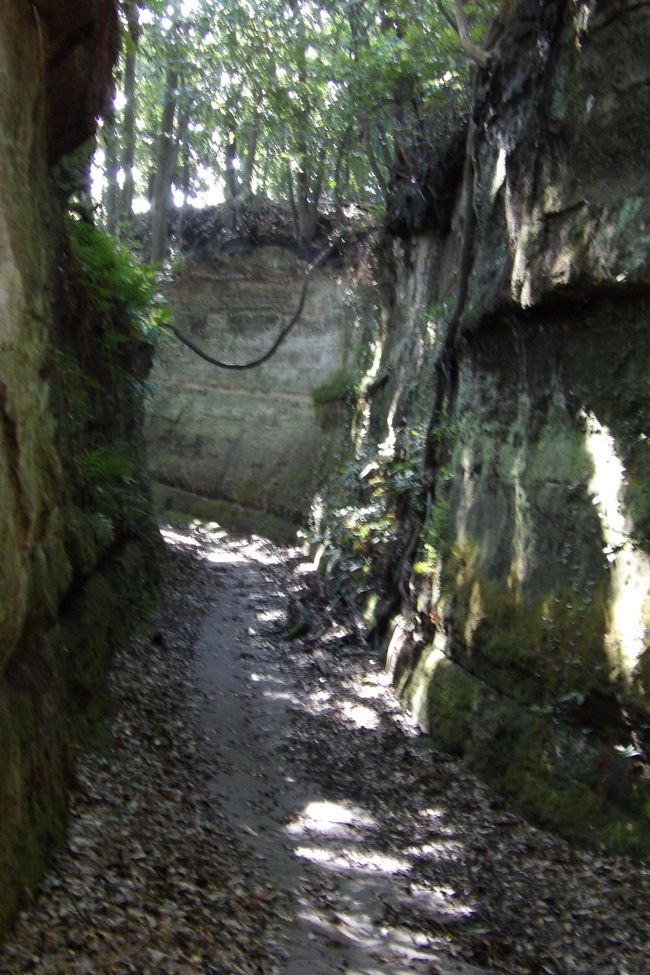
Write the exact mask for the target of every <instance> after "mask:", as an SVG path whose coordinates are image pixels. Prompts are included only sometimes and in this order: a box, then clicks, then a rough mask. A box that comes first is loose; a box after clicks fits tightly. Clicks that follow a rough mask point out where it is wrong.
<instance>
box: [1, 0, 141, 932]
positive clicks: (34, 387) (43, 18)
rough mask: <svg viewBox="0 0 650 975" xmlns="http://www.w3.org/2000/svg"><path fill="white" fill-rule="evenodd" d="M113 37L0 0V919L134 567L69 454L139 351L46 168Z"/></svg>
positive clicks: (93, 105)
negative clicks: (94, 286)
mask: <svg viewBox="0 0 650 975" xmlns="http://www.w3.org/2000/svg"><path fill="white" fill-rule="evenodd" d="M116 36H117V16H116V10H115V7H114V4H113V3H110V2H103V3H97V4H91V5H89V4H86V3H81V2H73V0H70V2H64V0H59V2H54V0H52V2H46V0H37V2H35V3H25V2H22V0H7V2H6V3H5V5H4V7H3V12H2V17H1V18H0V73H1V75H2V79H1V80H2V91H3V97H2V99H1V100H0V540H1V544H2V560H1V563H0V755H1V756H2V761H1V762H0V876H2V885H1V886H0V929H1V928H2V927H3V925H4V924H5V923H6V921H7V919H8V917H9V916H10V913H11V911H12V909H13V907H14V905H15V903H16V901H17V899H18V898H19V897H20V896H21V893H22V891H23V889H24V888H25V887H29V886H30V885H32V884H33V883H34V882H35V881H36V879H37V878H38V876H39V874H40V871H41V869H42V866H43V860H44V857H45V855H46V853H47V850H48V849H49V848H50V847H51V846H52V844H53V843H55V842H56V841H57V840H58V839H59V837H60V835H61V832H62V827H63V821H64V814H65V805H66V788H67V785H68V783H69V780H70V775H71V752H72V742H73V740H74V739H75V734H76V732H77V731H78V730H79V729H80V728H82V729H85V728H87V724H86V723H85V721H86V719H87V718H88V717H89V715H90V714H91V713H92V709H93V707H95V706H96V701H97V696H96V695H97V692H98V691H99V689H100V688H101V687H102V682H103V676H104V671H105V668H106V664H107V660H108V657H109V654H110V648H111V646H112V644H113V642H114V640H115V639H117V637H118V636H119V630H120V629H123V626H122V625H121V623H120V625H116V620H118V619H119V620H121V621H123V622H124V623H125V624H126V622H127V620H129V619H130V607H131V606H133V605H134V604H135V603H136V602H137V599H136V598H132V597H130V596H129V593H137V592H138V591H140V592H141V593H144V592H145V591H146V589H147V585H148V583H149V580H148V570H147V568H146V565H145V560H146V555H145V552H146V550H147V548H150V541H149V540H150V538H151V537H152V535H151V529H150V525H149V523H148V522H147V521H146V518H143V519H142V521H141V524H140V525H139V526H137V525H136V524H135V521H137V520H138V519H135V518H134V523H133V524H132V525H131V526H128V525H127V524H126V521H125V520H120V518H118V517H116V519H115V523H114V524H113V523H111V526H110V528H109V526H108V522H107V515H106V513H105V512H104V513H102V512H101V511H100V510H99V509H98V505H97V492H96V490H95V488H96V487H97V484H96V483H93V481H92V477H90V475H89V471H88V469H87V468H86V467H85V465H86V462H87V460H88V458H89V456H91V451H95V452H98V451H100V450H101V449H105V450H108V447H106V446H105V445H107V444H108V445H110V444H112V443H113V442H114V441H116V440H120V441H123V442H124V443H129V442H133V441H134V440H137V426H138V422H139V421H138V416H139V412H138V411H139V408H138V404H137V396H136V395H134V388H135V387H134V382H135V379H136V376H135V374H136V373H138V372H139V371H141V369H142V367H143V356H144V358H145V359H146V353H145V352H144V350H143V349H142V347H141V345H140V343H139V341H138V339H137V337H136V336H135V335H133V334H132V332H131V329H130V326H129V324H128V321H127V320H126V319H125V318H124V317H123V316H122V317H120V315H119V313H118V312H117V311H116V316H117V317H116V318H115V320H114V321H112V322H110V323H109V321H108V318H107V315H106V312H105V310H104V311H101V310H99V309H97V308H96V307H94V306H93V304H92V295H90V294H89V293H88V292H87V290H86V288H85V286H84V282H83V273H82V269H81V268H80V267H79V266H78V265H75V263H74V262H73V261H72V260H71V256H70V252H69V247H68V243H67V239H66V235H65V232H64V222H63V216H62V206H61V201H60V199H59V198H58V195H57V192H56V190H55V187H54V184H53V183H52V181H51V179H50V175H49V164H50V163H51V162H54V161H56V160H57V159H58V158H59V157H60V156H61V153H62V152H64V151H67V150H69V149H71V148H73V147H74V146H76V145H78V144H79V143H80V142H81V141H83V140H84V139H85V138H87V137H88V135H90V134H91V133H92V132H93V131H94V126H95V117H96V114H97V113H98V111H99V110H100V109H101V107H102V101H103V98H104V97H105V95H106V92H107V89H108V86H109V83H110V69H111V66H112V62H113V58H114V55H115V41H116ZM110 330H114V331H116V332H119V333H120V334H121V335H122V338H123V339H124V341H123V342H122V343H121V348H122V349H123V352H121V353H120V357H119V358H120V361H119V362H118V360H117V358H112V359H111V361H110V362H109V361H108V359H107V358H106V357H105V356H103V355H102V349H101V346H102V341H103V337H105V335H106V334H107V333H108V331H110ZM127 347H128V351H127ZM136 359H137V360H139V362H140V365H138V366H136V365H135V361H136ZM97 456H99V455H98V454H97V453H96V454H95V457H97ZM102 533H103V534H102Z"/></svg>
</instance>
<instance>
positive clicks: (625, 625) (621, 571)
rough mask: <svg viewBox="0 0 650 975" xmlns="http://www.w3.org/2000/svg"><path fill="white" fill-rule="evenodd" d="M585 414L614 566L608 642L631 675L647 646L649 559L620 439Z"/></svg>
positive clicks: (594, 483)
mask: <svg viewBox="0 0 650 975" xmlns="http://www.w3.org/2000/svg"><path fill="white" fill-rule="evenodd" d="M581 418H582V420H583V422H584V425H585V444H586V447H587V450H588V452H589V455H590V457H591V459H592V461H593V467H594V472H593V476H592V478H591V481H590V483H589V489H590V491H591V492H592V494H593V500H592V503H593V505H594V508H595V510H596V512H597V514H598V518H599V520H600V525H601V530H602V536H603V541H604V545H603V555H604V556H605V558H606V559H607V561H608V563H609V564H610V566H611V627H610V632H609V633H608V634H607V637H606V644H607V649H608V651H609V653H610V656H611V657H612V659H613V661H616V660H617V658H618V657H619V655H620V656H622V658H623V661H624V663H625V667H626V670H627V671H628V673H629V672H631V671H632V670H633V669H634V667H635V666H636V664H637V662H638V660H639V658H640V656H641V654H642V653H643V652H644V650H645V648H646V644H647V640H646V620H645V615H644V613H645V607H646V606H647V604H648V599H649V598H650V591H649V588H648V582H647V580H648V578H650V557H648V555H646V553H645V552H643V551H641V549H640V548H639V546H638V545H637V544H636V542H635V540H634V538H633V537H632V525H631V523H630V521H629V519H628V518H627V517H626V515H625V506H624V491H625V488H626V485H627V472H626V470H625V465H624V463H623V461H622V459H621V458H620V457H619V455H618V453H617V449H616V440H615V438H614V436H613V435H612V433H611V431H610V430H609V428H608V427H606V426H605V425H604V424H601V423H600V421H599V420H598V418H597V417H596V416H595V414H594V413H592V412H590V411H586V410H583V411H582V412H581Z"/></svg>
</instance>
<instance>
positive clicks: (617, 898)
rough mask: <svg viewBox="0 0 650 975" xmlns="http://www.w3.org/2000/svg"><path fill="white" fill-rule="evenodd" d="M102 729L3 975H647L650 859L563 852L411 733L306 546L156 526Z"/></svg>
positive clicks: (0, 961)
mask: <svg viewBox="0 0 650 975" xmlns="http://www.w3.org/2000/svg"><path fill="white" fill-rule="evenodd" d="M164 534H165V536H166V539H167V542H168V544H169V547H170V560H169V580H168V585H167V592H166V597H165V606H164V609H163V610H162V612H161V614H160V615H159V617H158V619H157V621H156V629H155V631H152V632H151V633H150V634H149V635H148V637H147V638H146V639H145V638H144V637H140V638H138V639H136V640H134V641H133V642H132V644H131V645H130V646H129V647H128V648H126V650H125V651H124V652H123V653H122V654H120V655H119V657H118V659H117V661H116V665H115V669H114V675H113V695H114V697H115V701H116V713H115V716H114V718H113V721H112V723H111V734H110V738H109V740H108V742H107V743H106V744H105V746H104V747H103V748H102V749H100V750H99V751H98V752H97V753H95V754H91V755H89V756H87V757H86V758H85V759H84V760H83V762H82V763H81V765H80V770H79V782H78V790H77V792H76V794H75V797H74V800H73V808H72V816H71V822H70V830H69V841H68V847H67V849H66V850H65V851H63V852H62V853H61V854H60V855H59V856H58V857H57V858H56V861H55V863H54V866H53V869H52V870H51V872H50V874H49V876H48V878H47V879H46V881H45V883H44V884H43V887H42V890H41V891H40V892H39V894H38V896H37V897H36V899H35V901H34V902H33V903H32V904H31V905H30V906H28V907H27V908H26V910H25V911H24V913H23V915H22V916H21V918H20V919H19V921H18V923H17V925H16V929H15V931H14V932H13V934H12V936H11V937H10V939H9V940H8V941H7V943H6V945H5V948H4V950H3V951H2V952H1V953H0V975H19V973H23V972H34V973H37V975H75V973H85V975H103V973H106V975H127V973H138V975H159V973H160V975H167V973H169V975H192V973H197V975H198V973H205V975H230V973H234V975H238V973H257V975H276V973H277V975H325V973H328V975H329V973H332V975H334V973H337V972H341V973H350V975H407V973H410V972H413V973H418V972H422V973H427V975H486V973H492V972H494V973H504V975H505V973H508V975H519V973H521V975H538V973H539V975H544V973H550V975H574V973H580V975H650V962H649V961H648V959H649V958H650V909H649V907H648V905H649V904H650V898H649V896H648V895H649V894H650V871H649V870H648V868H644V867H642V866H640V865H638V864H634V863H632V862H631V861H629V860H627V859H625V858H613V857H606V856H602V855H597V854H594V853H588V852H580V851H576V850H572V849H571V848H570V847H568V846H567V844H565V843H564V842H562V841H561V840H558V839H557V838H555V837H552V836H549V835H548V834H545V833H543V832H541V831H539V830H535V829H533V828H532V827H530V826H529V825H528V824H526V823H524V822H523V821H521V820H520V819H519V818H517V817H516V816H514V815H512V814H511V813H509V812H508V811H506V810H505V809H504V808H503V805H502V803H501V801H500V800H499V798H498V797H496V796H495V795H493V794H492V793H491V792H490V790H488V789H487V788H485V787H483V786H482V785H480V784H479V783H477V782H476V781H475V780H473V779H472V778H471V777H469V776H467V775H466V774H465V773H464V772H463V771H462V769H460V768H459V767H457V766H456V765H455V763H454V762H452V761H451V760H449V759H448V758H447V757H446V756H444V755H441V754H440V753H437V752H436V751H435V750H434V749H433V748H432V746H431V742H429V741H428V740H427V739H425V738H423V737H422V736H420V735H418V734H417V732H416V731H415V729H413V728H412V727H410V725H409V723H408V721H407V720H406V718H405V717H404V715H403V714H402V712H401V711H400V709H399V707H398V705H397V703H396V701H395V699H394V697H393V695H392V693H391V691H390V689H389V688H388V687H387V686H386V680H385V678H384V676H383V674H382V671H381V668H380V667H379V664H378V662H377V661H375V660H373V659H372V657H371V656H369V654H368V652H367V649H366V648H365V646H364V645H363V644H361V643H360V642H359V641H357V640H355V639H353V638H351V636H350V634H349V633H346V632H345V631H344V630H343V629H341V628H338V627H337V626H336V625H335V624H332V625H331V626H330V627H329V628H328V629H327V631H326V632H324V633H323V634H322V639H321V640H320V641H319V642H318V643H315V642H314V641H313V640H310V639H305V640H302V641H301V640H296V641H293V642H291V643H288V642H286V641H285V640H284V639H283V637H282V634H283V632H284V631H285V629H286V606H287V598H288V597H289V596H290V595H291V594H292V592H295V591H296V590H298V589H299V587H300V585H301V579H302V578H304V573H305V572H306V571H307V567H306V566H305V565H304V563H303V562H302V560H301V558H300V557H299V554H298V553H296V552H295V551H294V552H291V551H289V552H288V551H286V550H280V549H277V548H275V547H274V546H272V545H270V544H269V543H266V542H264V541H262V540H260V539H249V540H246V539H239V540H238V539H231V538H227V537H225V536H224V534H223V533H222V532H219V531H217V530H213V531H210V530H208V529H207V528H168V529H166V530H165V532H164Z"/></svg>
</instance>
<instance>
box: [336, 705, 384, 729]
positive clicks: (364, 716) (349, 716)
mask: <svg viewBox="0 0 650 975" xmlns="http://www.w3.org/2000/svg"><path fill="white" fill-rule="evenodd" d="M339 710H340V711H341V714H342V715H343V717H344V718H345V719H346V720H347V721H349V722H350V723H351V724H353V725H354V727H355V728H367V729H368V730H372V729H374V728H377V727H378V726H379V717H378V716H377V712H376V711H373V710H372V709H371V708H368V707H366V706H365V705H363V704H356V703H355V702H354V701H342V702H341V703H340V704H339Z"/></svg>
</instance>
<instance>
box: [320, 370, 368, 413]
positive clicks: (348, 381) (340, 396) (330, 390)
mask: <svg viewBox="0 0 650 975" xmlns="http://www.w3.org/2000/svg"><path fill="white" fill-rule="evenodd" d="M358 382H359V376H358V375H357V374H356V373H353V372H349V371H348V370H345V369H340V370H339V371H338V372H335V373H334V374H333V375H332V376H330V377H329V378H328V379H327V380H326V381H325V382H324V383H322V384H321V385H320V386H318V387H317V388H316V389H314V390H313V391H312V396H313V399H314V403H315V404H316V405H317V406H323V405H325V404H326V403H345V402H352V399H353V397H354V394H355V391H356V388H357V385H358Z"/></svg>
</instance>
